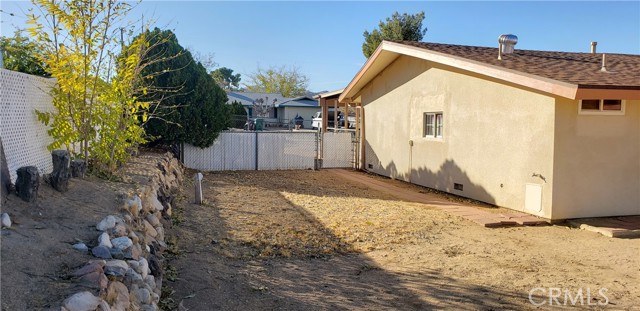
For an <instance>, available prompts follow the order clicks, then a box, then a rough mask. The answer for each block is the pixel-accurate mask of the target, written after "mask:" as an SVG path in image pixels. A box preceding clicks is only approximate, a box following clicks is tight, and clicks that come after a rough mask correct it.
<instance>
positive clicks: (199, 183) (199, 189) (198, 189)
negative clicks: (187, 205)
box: [194, 172, 203, 205]
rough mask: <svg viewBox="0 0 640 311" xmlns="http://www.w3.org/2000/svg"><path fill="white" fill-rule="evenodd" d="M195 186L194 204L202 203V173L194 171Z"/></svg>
mask: <svg viewBox="0 0 640 311" xmlns="http://www.w3.org/2000/svg"><path fill="white" fill-rule="evenodd" d="M194 177H195V187H196V202H195V203H196V204H199V205H202V177H203V176H202V173H200V172H198V173H196V175H195V176H194Z"/></svg>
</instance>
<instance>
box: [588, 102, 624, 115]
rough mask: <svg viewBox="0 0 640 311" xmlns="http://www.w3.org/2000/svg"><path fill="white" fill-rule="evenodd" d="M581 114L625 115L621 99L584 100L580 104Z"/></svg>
mask: <svg viewBox="0 0 640 311" xmlns="http://www.w3.org/2000/svg"><path fill="white" fill-rule="evenodd" d="M578 113H579V114H601V115H623V114H624V101H623V100H621V99H583V100H581V101H579V102H578Z"/></svg>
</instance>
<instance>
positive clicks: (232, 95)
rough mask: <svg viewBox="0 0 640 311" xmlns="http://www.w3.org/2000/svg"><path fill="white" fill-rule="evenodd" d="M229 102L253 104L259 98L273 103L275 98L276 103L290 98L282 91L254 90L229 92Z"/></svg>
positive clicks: (244, 104) (245, 104)
mask: <svg viewBox="0 0 640 311" xmlns="http://www.w3.org/2000/svg"><path fill="white" fill-rule="evenodd" d="M227 98H228V99H229V100H227V103H228V104H230V103H233V102H234V101H237V102H239V103H240V104H242V105H243V106H252V105H253V102H254V101H256V100H258V99H261V98H262V99H267V101H268V102H269V103H273V100H274V99H275V100H276V102H275V104H276V105H277V104H279V103H282V102H285V101H288V100H289V98H286V97H284V96H282V94H280V93H252V92H228V93H227Z"/></svg>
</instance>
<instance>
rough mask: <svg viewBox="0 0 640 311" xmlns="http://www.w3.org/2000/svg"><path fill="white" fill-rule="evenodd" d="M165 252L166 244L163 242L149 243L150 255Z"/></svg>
mask: <svg viewBox="0 0 640 311" xmlns="http://www.w3.org/2000/svg"><path fill="white" fill-rule="evenodd" d="M165 250H167V244H166V243H165V242H164V241H153V242H151V251H150V253H151V254H153V255H157V254H162V253H164V251H165Z"/></svg>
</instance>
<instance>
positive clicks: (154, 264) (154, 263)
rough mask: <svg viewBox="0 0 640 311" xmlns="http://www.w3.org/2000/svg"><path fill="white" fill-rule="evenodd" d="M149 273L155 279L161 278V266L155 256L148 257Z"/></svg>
mask: <svg viewBox="0 0 640 311" xmlns="http://www.w3.org/2000/svg"><path fill="white" fill-rule="evenodd" d="M149 273H150V274H151V275H153V276H155V277H157V278H161V277H162V264H161V263H160V259H158V257H156V256H155V255H151V256H150V257H149Z"/></svg>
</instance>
